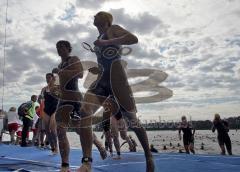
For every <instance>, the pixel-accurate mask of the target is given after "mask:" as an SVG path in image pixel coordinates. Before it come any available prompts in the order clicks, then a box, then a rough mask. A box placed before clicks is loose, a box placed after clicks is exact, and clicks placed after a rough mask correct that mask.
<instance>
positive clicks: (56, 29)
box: [0, 0, 240, 120]
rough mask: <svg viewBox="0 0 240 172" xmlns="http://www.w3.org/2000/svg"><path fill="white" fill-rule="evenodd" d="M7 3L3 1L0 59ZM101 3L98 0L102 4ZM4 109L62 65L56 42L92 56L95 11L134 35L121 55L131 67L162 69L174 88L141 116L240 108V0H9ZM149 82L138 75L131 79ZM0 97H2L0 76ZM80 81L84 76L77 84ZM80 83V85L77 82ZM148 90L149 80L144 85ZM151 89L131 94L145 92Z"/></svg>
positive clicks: (205, 114)
mask: <svg viewBox="0 0 240 172" xmlns="http://www.w3.org/2000/svg"><path fill="white" fill-rule="evenodd" d="M6 2H7V0H1V1H0V26H1V27H0V47H1V53H0V57H1V59H0V62H1V73H2V69H3V43H4V29H5V28H4V27H5V11H6ZM99 2H101V3H99ZM8 3H9V7H8V19H7V47H6V66H5V82H6V83H5V96H4V107H5V109H8V108H9V107H10V106H18V105H19V104H20V103H22V102H24V101H26V100H28V99H29V97H30V96H31V95H32V94H39V92H40V90H41V88H42V87H43V86H44V85H45V79H44V76H45V73H46V72H49V71H51V69H52V68H53V67H55V66H57V64H58V63H59V62H60V58H59V57H58V55H57V52H56V49H55V43H56V42H57V41H58V40H60V39H66V40H69V41H70V42H71V43H72V44H73V53H72V54H74V55H77V56H79V58H80V59H81V60H83V61H84V60H91V61H96V58H95V56H94V54H90V53H89V52H86V50H84V49H83V48H82V47H81V42H82V41H85V42H89V43H92V42H93V41H94V40H95V39H96V37H97V34H98V33H97V31H96V29H95V28H94V27H93V25H92V22H93V16H94V14H96V13H97V12H98V11H100V10H104V11H109V12H111V13H112V14H113V17H114V23H115V24H119V25H121V26H123V27H125V28H126V29H127V30H129V31H131V32H133V33H135V34H136V35H137V36H138V38H139V43H138V44H137V45H134V46H132V48H133V52H132V53H131V54H130V55H128V56H125V57H123V58H124V59H125V60H126V61H127V63H128V66H127V67H128V68H129V69H152V70H157V71H159V70H161V71H164V72H166V73H167V74H168V77H167V79H166V80H164V81H162V82H160V83H159V84H158V85H159V86H164V87H167V88H169V89H171V90H172V91H173V96H172V97H171V98H169V99H167V100H164V101H161V102H155V103H150V104H149V103H142V104H138V105H137V106H138V115H139V116H140V119H148V120H150V119H159V116H161V119H164V120H178V119H179V118H180V117H181V116H182V115H183V114H184V115H187V116H191V117H192V119H212V116H213V114H214V113H216V112H218V113H220V114H221V115H222V116H223V117H228V116H237V115H239V112H240V106H239V103H240V96H239V92H240V87H239V85H240V29H239V28H240V23H239V19H240V1H239V0H148V1H146V0H134V1H133V0H122V1H121V0H88V1H86V0H51V1H49V0H41V1H32V0H21V1H19V0H8ZM144 79H145V81H148V79H149V78H148V77H147V76H137V77H136V78H131V79H130V80H131V81H135V82H136V81H138V82H139V83H140V82H144V81H143V80H144ZM0 82H1V86H0V87H1V97H2V95H3V94H2V74H1V76H0ZM79 82H80V84H82V82H83V81H82V80H80V81H79ZM81 88H82V86H81ZM149 88H150V90H151V83H149ZM152 94H154V92H151V91H150V92H149V90H146V91H145V92H144V91H143V92H142V93H141V92H140V93H135V95H136V96H139V95H140V96H143V95H144V96H149V95H152Z"/></svg>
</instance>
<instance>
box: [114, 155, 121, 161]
mask: <svg viewBox="0 0 240 172" xmlns="http://www.w3.org/2000/svg"><path fill="white" fill-rule="evenodd" d="M113 159H114V160H119V159H121V156H120V155H117V156H116V157H113Z"/></svg>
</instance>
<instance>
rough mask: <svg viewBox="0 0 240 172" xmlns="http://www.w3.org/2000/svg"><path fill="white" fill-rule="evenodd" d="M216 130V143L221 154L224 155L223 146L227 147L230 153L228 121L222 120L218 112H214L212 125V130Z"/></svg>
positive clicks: (230, 153)
mask: <svg viewBox="0 0 240 172" xmlns="http://www.w3.org/2000/svg"><path fill="white" fill-rule="evenodd" d="M216 129H217V131H218V136H217V137H218V144H219V146H220V148H221V151H222V152H221V154H222V155H226V151H225V146H226V148H227V151H228V154H229V155H232V143H231V139H230V137H229V135H228V132H229V126H228V122H227V121H225V120H222V119H221V117H220V115H219V114H215V116H214V120H213V126H212V132H215V130H216Z"/></svg>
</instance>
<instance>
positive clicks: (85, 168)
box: [77, 163, 92, 172]
mask: <svg viewBox="0 0 240 172" xmlns="http://www.w3.org/2000/svg"><path fill="white" fill-rule="evenodd" d="M91 171H92V170H91V164H90V163H83V164H82V165H81V167H80V168H79V169H77V172H91Z"/></svg>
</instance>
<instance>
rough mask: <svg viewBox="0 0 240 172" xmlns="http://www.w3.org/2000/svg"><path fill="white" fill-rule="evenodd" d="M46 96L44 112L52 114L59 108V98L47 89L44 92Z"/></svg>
mask: <svg viewBox="0 0 240 172" xmlns="http://www.w3.org/2000/svg"><path fill="white" fill-rule="evenodd" d="M43 96H44V112H45V113H46V114H47V115H49V116H51V115H52V114H53V113H54V112H55V111H56V109H57V104H58V99H57V98H56V97H54V96H53V95H52V94H51V93H50V91H47V90H46V89H45V90H44V92H43Z"/></svg>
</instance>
